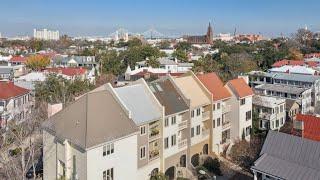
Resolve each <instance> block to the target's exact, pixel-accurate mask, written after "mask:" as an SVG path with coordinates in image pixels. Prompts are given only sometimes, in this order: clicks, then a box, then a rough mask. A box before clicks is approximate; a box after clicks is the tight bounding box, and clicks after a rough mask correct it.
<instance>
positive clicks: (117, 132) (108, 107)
mask: <svg viewBox="0 0 320 180" xmlns="http://www.w3.org/2000/svg"><path fill="white" fill-rule="evenodd" d="M42 127H43V128H44V129H45V130H46V131H48V132H50V133H52V134H53V135H55V136H56V137H57V138H58V139H61V140H64V139H68V140H70V142H71V143H72V144H74V145H76V146H77V147H79V148H81V149H83V150H85V149H87V148H90V147H92V146H95V145H99V144H102V143H105V142H109V141H112V140H116V139H118V138H121V137H124V136H127V135H130V134H133V133H135V132H137V131H138V128H137V126H136V125H135V123H134V122H133V121H132V120H131V119H129V117H128V115H127V112H126V111H125V110H124V109H123V108H122V107H121V105H120V104H119V103H118V101H117V99H116V98H115V97H114V96H113V94H112V93H111V92H109V91H108V90H102V91H93V92H89V93H87V94H85V95H83V96H81V97H80V98H79V99H78V100H76V101H75V102H74V103H72V104H70V105H69V106H67V107H66V108H64V109H63V110H61V111H60V112H58V113H57V114H55V115H53V116H52V117H51V118H49V120H47V121H45V122H44V123H43V124H42Z"/></svg>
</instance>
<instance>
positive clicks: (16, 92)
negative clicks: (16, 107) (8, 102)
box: [0, 81, 30, 100]
mask: <svg viewBox="0 0 320 180" xmlns="http://www.w3.org/2000/svg"><path fill="white" fill-rule="evenodd" d="M29 92H30V90H28V89H24V88H22V87H19V86H16V85H14V84H13V82H11V81H0V99H3V100H4V99H11V98H14V97H17V96H21V95H24V94H27V93H29Z"/></svg>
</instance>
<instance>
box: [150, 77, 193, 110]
mask: <svg viewBox="0 0 320 180" xmlns="http://www.w3.org/2000/svg"><path fill="white" fill-rule="evenodd" d="M149 86H150V89H151V91H152V92H153V94H154V95H155V96H156V97H157V99H158V100H159V102H160V103H161V104H162V105H163V106H164V108H165V115H170V114H175V113H178V112H182V111H186V110H188V109H189V107H188V105H187V104H186V102H185V101H184V100H183V97H182V96H181V95H180V94H179V93H178V91H177V89H176V88H175V87H174V85H173V84H172V82H171V81H170V80H169V79H168V78H163V79H159V80H156V81H153V82H151V83H150V84H149Z"/></svg>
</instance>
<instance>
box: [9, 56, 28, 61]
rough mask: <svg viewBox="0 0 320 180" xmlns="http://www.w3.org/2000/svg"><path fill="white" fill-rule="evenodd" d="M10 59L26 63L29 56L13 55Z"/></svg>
mask: <svg viewBox="0 0 320 180" xmlns="http://www.w3.org/2000/svg"><path fill="white" fill-rule="evenodd" d="M9 61H10V62H21V63H24V62H26V61H27V58H26V57H23V56H13V57H12V58H11V59H10V60H9Z"/></svg>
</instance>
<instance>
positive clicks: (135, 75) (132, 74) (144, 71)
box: [118, 66, 185, 82]
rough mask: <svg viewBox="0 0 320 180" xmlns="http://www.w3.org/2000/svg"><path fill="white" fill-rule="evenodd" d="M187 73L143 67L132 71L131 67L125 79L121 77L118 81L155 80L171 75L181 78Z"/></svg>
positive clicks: (128, 68) (125, 74)
mask: <svg viewBox="0 0 320 180" xmlns="http://www.w3.org/2000/svg"><path fill="white" fill-rule="evenodd" d="M184 73H185V72H171V71H168V70H166V69H162V68H152V67H141V68H137V69H135V70H131V68H130V66H128V67H127V70H126V72H125V73H124V77H123V76H120V77H119V78H118V81H119V82H121V81H135V80H138V79H140V78H143V79H145V80H155V79H158V78H160V77H163V76H166V75H169V74H170V75H171V76H180V75H182V74H184Z"/></svg>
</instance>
